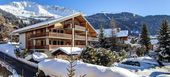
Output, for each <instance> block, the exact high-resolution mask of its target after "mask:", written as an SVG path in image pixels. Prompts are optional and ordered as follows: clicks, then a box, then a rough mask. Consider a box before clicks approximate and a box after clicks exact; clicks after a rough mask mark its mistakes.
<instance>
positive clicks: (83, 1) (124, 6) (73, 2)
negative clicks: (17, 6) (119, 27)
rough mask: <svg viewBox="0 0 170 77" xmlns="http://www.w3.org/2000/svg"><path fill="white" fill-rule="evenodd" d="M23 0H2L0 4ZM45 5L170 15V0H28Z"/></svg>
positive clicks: (83, 9) (96, 10)
mask: <svg viewBox="0 0 170 77" xmlns="http://www.w3.org/2000/svg"><path fill="white" fill-rule="evenodd" d="M12 1H22V0H0V4H6V3H9V2H12ZM27 1H34V2H37V3H39V4H43V5H59V6H63V7H66V8H70V9H75V10H78V11H81V12H83V13H84V14H86V15H91V14H95V13H98V12H111V13H119V12H132V13H135V14H140V15H143V16H146V15H161V14H166V15H170V6H169V5H170V0H27Z"/></svg>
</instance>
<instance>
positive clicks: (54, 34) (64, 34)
mask: <svg viewBox="0 0 170 77" xmlns="http://www.w3.org/2000/svg"><path fill="white" fill-rule="evenodd" d="M48 36H53V37H57V38H65V39H71V37H72V35H71V34H66V33H54V32H49V35H48Z"/></svg>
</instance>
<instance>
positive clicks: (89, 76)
mask: <svg viewBox="0 0 170 77" xmlns="http://www.w3.org/2000/svg"><path fill="white" fill-rule="evenodd" d="M74 63H75V64H76V66H75V67H74V68H75V69H76V71H75V76H74V77H80V76H82V75H86V77H138V75H136V74H134V73H132V72H130V71H128V70H126V69H123V68H119V67H104V66H99V65H93V64H88V63H83V62H80V61H75V62H74ZM68 67H69V62H68V61H66V60H61V59H56V58H55V59H46V60H44V61H41V62H40V63H39V64H38V68H39V69H40V70H42V71H43V72H44V73H45V74H46V75H50V76H51V77H55V76H61V77H67V73H68V71H67V68H68Z"/></svg>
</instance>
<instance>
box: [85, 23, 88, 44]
mask: <svg viewBox="0 0 170 77" xmlns="http://www.w3.org/2000/svg"><path fill="white" fill-rule="evenodd" d="M85 27H86V29H85V32H86V37H85V42H86V46H87V45H88V30H87V22H86V23H85Z"/></svg>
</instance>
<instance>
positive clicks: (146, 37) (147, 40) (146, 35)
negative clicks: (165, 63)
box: [140, 24, 151, 54]
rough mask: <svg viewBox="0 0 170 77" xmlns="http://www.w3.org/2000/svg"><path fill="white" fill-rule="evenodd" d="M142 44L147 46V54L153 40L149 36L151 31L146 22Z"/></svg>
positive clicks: (143, 28)
mask: <svg viewBox="0 0 170 77" xmlns="http://www.w3.org/2000/svg"><path fill="white" fill-rule="evenodd" d="M140 44H141V45H143V46H145V47H146V52H145V54H147V53H148V52H149V49H150V45H151V42H150V37H149V31H148V28H147V25H146V24H143V25H142V31H141V36H140Z"/></svg>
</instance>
